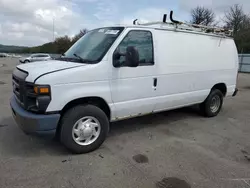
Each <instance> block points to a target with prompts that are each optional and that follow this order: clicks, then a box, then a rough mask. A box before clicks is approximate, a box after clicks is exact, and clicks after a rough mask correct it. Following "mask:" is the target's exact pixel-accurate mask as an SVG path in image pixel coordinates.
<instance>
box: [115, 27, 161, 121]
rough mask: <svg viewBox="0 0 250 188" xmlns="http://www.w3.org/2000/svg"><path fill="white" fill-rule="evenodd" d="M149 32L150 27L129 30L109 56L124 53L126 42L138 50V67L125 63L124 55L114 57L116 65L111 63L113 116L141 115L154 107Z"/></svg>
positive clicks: (153, 76) (151, 39)
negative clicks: (113, 65)
mask: <svg viewBox="0 0 250 188" xmlns="http://www.w3.org/2000/svg"><path fill="white" fill-rule="evenodd" d="M152 32H153V31H151V30H130V31H128V32H127V34H124V35H125V37H124V38H123V39H122V41H121V42H120V43H119V44H118V46H117V47H116V48H115V50H114V52H113V53H112V56H114V54H115V53H117V52H119V53H120V54H125V53H126V48H127V47H128V46H133V47H134V48H135V49H136V50H137V51H138V53H139V66H138V67H128V66H126V65H125V57H124V56H121V57H120V59H119V60H117V61H119V62H118V63H119V64H120V66H119V67H116V68H115V67H112V78H111V93H112V100H113V103H114V108H115V114H114V116H115V119H116V120H118V119H123V118H127V117H131V116H139V115H144V114H147V113H151V112H152V111H153V110H154V96H155V90H156V89H155V87H156V86H155V79H157V78H156V67H155V63H154V48H153V46H154V45H153V34H152ZM113 61H114V59H113ZM116 64H117V62H116Z"/></svg>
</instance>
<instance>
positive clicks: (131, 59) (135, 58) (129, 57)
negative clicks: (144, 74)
mask: <svg viewBox="0 0 250 188" xmlns="http://www.w3.org/2000/svg"><path fill="white" fill-rule="evenodd" d="M125 64H126V65H127V66H129V67H138V66H139V52H138V51H137V50H136V49H135V47H134V46H128V47H127V49H126V55H125Z"/></svg>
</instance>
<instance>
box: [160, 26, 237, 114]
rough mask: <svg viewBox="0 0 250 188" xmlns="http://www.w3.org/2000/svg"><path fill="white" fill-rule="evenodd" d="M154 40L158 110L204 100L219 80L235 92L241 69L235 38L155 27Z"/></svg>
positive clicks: (228, 92)
mask: <svg viewBox="0 0 250 188" xmlns="http://www.w3.org/2000/svg"><path fill="white" fill-rule="evenodd" d="M155 40H156V44H157V45H156V49H155V53H156V54H155V56H156V58H157V59H156V66H157V74H158V75H157V78H158V86H157V94H156V96H157V98H158V100H156V102H157V104H156V111H160V110H164V109H171V108H175V107H180V106H185V105H190V104H195V103H201V102H203V101H204V100H205V99H206V97H207V96H208V94H209V92H210V90H211V88H212V87H213V86H214V85H215V84H217V83H225V84H226V86H227V95H232V94H233V92H234V89H235V87H236V76H237V70H238V69H237V60H236V59H237V58H236V56H237V51H236V48H235V44H234V41H233V40H232V39H227V38H219V37H213V36H206V35H198V34H191V33H183V32H173V31H165V30H156V32H155Z"/></svg>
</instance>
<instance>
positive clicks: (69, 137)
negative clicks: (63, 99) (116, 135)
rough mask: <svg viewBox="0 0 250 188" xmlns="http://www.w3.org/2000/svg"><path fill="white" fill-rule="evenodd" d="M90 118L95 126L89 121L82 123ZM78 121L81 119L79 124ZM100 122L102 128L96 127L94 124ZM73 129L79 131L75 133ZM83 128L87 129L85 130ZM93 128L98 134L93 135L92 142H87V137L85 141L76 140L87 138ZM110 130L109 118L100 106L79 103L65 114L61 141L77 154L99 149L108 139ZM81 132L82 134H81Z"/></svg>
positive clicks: (62, 122)
mask: <svg viewBox="0 0 250 188" xmlns="http://www.w3.org/2000/svg"><path fill="white" fill-rule="evenodd" d="M85 117H86V119H85ZM81 119H82V120H81ZM89 119H91V120H92V121H90V123H91V124H93V126H92V125H90V124H87V123H86V124H84V123H82V122H87V121H88V120H89ZM78 121H80V123H79V124H77V122H78ZM98 124H99V127H100V130H99V128H98V127H95V128H94V126H96V125H98ZM85 126H86V127H87V128H86V127H85ZM73 129H74V130H77V131H78V132H77V134H75V133H73ZM83 130H86V131H85V132H84V131H83ZM93 130H95V135H98V136H96V137H94V135H93V136H92V137H91V140H89V142H92V141H93V142H92V143H89V144H86V143H87V140H88V139H86V140H85V141H84V140H81V141H76V139H77V138H81V139H82V138H85V137H86V135H87V136H88V134H90V135H91V134H92V132H93ZM89 132H91V133H89ZM108 132H109V120H108V118H107V116H106V114H105V113H104V112H103V111H102V110H101V109H100V108H98V107H97V106H94V105H79V106H76V107H73V108H71V109H70V110H68V111H67V112H66V113H65V114H64V115H63V117H62V120H61V131H60V140H61V143H62V144H63V145H64V146H65V147H66V148H68V149H69V150H70V151H71V152H73V153H76V154H83V153H89V152H91V151H94V150H96V149H98V148H99V147H100V146H101V145H102V143H103V142H104V140H105V139H106V137H107V135H108ZM79 134H81V135H80V136H79ZM78 136H79V137H78ZM93 137H94V139H93ZM89 138H90V137H89ZM77 142H78V143H77ZM79 142H80V144H79ZM82 144H84V145H82Z"/></svg>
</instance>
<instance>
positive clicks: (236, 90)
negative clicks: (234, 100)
mask: <svg viewBox="0 0 250 188" xmlns="http://www.w3.org/2000/svg"><path fill="white" fill-rule="evenodd" d="M238 91H239V90H238V89H237V88H236V89H235V91H234V93H233V95H232V96H233V97H235V96H236V95H237V93H238Z"/></svg>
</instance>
